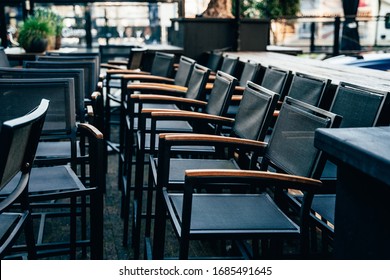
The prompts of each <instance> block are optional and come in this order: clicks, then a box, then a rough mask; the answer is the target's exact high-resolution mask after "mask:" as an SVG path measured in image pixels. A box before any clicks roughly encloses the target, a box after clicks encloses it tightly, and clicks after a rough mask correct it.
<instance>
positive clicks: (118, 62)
mask: <svg viewBox="0 0 390 280" xmlns="http://www.w3.org/2000/svg"><path fill="white" fill-rule="evenodd" d="M106 64H108V65H124V66H127V64H128V61H126V60H114V59H111V60H109V61H107V63H106Z"/></svg>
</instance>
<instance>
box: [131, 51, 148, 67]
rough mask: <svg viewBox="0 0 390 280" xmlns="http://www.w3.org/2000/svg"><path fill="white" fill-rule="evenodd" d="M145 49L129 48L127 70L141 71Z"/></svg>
mask: <svg viewBox="0 0 390 280" xmlns="http://www.w3.org/2000/svg"><path fill="white" fill-rule="evenodd" d="M145 52H146V49H145V48H131V49H130V52H129V56H128V60H127V69H141V68H142V61H143V57H144V54H145Z"/></svg>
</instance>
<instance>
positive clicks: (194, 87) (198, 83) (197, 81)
mask: <svg viewBox="0 0 390 280" xmlns="http://www.w3.org/2000/svg"><path fill="white" fill-rule="evenodd" d="M209 75H210V69H208V68H207V67H204V66H202V65H199V64H195V65H194V69H193V70H192V73H191V77H190V80H189V81H188V86H187V91H186V95H185V97H186V98H190V99H198V100H205V98H206V97H205V90H204V89H205V86H206V84H207V81H208V78H209Z"/></svg>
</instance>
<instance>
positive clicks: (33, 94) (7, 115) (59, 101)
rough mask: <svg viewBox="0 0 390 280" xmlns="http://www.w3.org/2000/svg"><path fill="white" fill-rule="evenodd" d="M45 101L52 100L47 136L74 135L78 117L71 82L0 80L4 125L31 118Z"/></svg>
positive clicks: (0, 112)
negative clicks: (24, 117) (30, 115)
mask: <svg viewBox="0 0 390 280" xmlns="http://www.w3.org/2000/svg"><path fill="white" fill-rule="evenodd" d="M42 98H44V99H47V100H50V107H49V110H48V112H47V115H46V119H45V124H44V127H43V132H44V133H45V134H53V133H55V134H58V135H64V137H67V135H69V134H73V133H74V131H75V130H76V127H75V126H76V120H75V116H76V114H75V101H74V100H75V97H74V85H73V79H71V78H52V79H46V78H42V79H0V104H1V106H2V108H1V110H0V122H4V121H5V120H7V119H11V118H15V117H20V116H23V115H25V114H27V113H28V112H29V111H30V110H31V107H34V106H38V105H39V103H40V101H41V99H42Z"/></svg>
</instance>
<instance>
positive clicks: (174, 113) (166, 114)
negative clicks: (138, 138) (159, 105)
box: [142, 110, 234, 125]
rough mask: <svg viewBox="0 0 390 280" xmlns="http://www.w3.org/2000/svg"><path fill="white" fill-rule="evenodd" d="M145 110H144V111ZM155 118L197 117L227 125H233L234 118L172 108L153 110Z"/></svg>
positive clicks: (152, 113)
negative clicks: (168, 109) (169, 109)
mask: <svg viewBox="0 0 390 280" xmlns="http://www.w3.org/2000/svg"><path fill="white" fill-rule="evenodd" d="M143 112H144V111H143V110H142V113H143ZM151 116H152V117H153V118H160V119H161V118H171V119H172V118H185V119H197V120H205V121H210V122H211V121H212V122H218V123H222V124H225V125H233V123H234V119H232V118H227V117H221V116H216V115H210V114H205V113H199V112H192V111H185V110H171V111H153V112H151Z"/></svg>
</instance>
